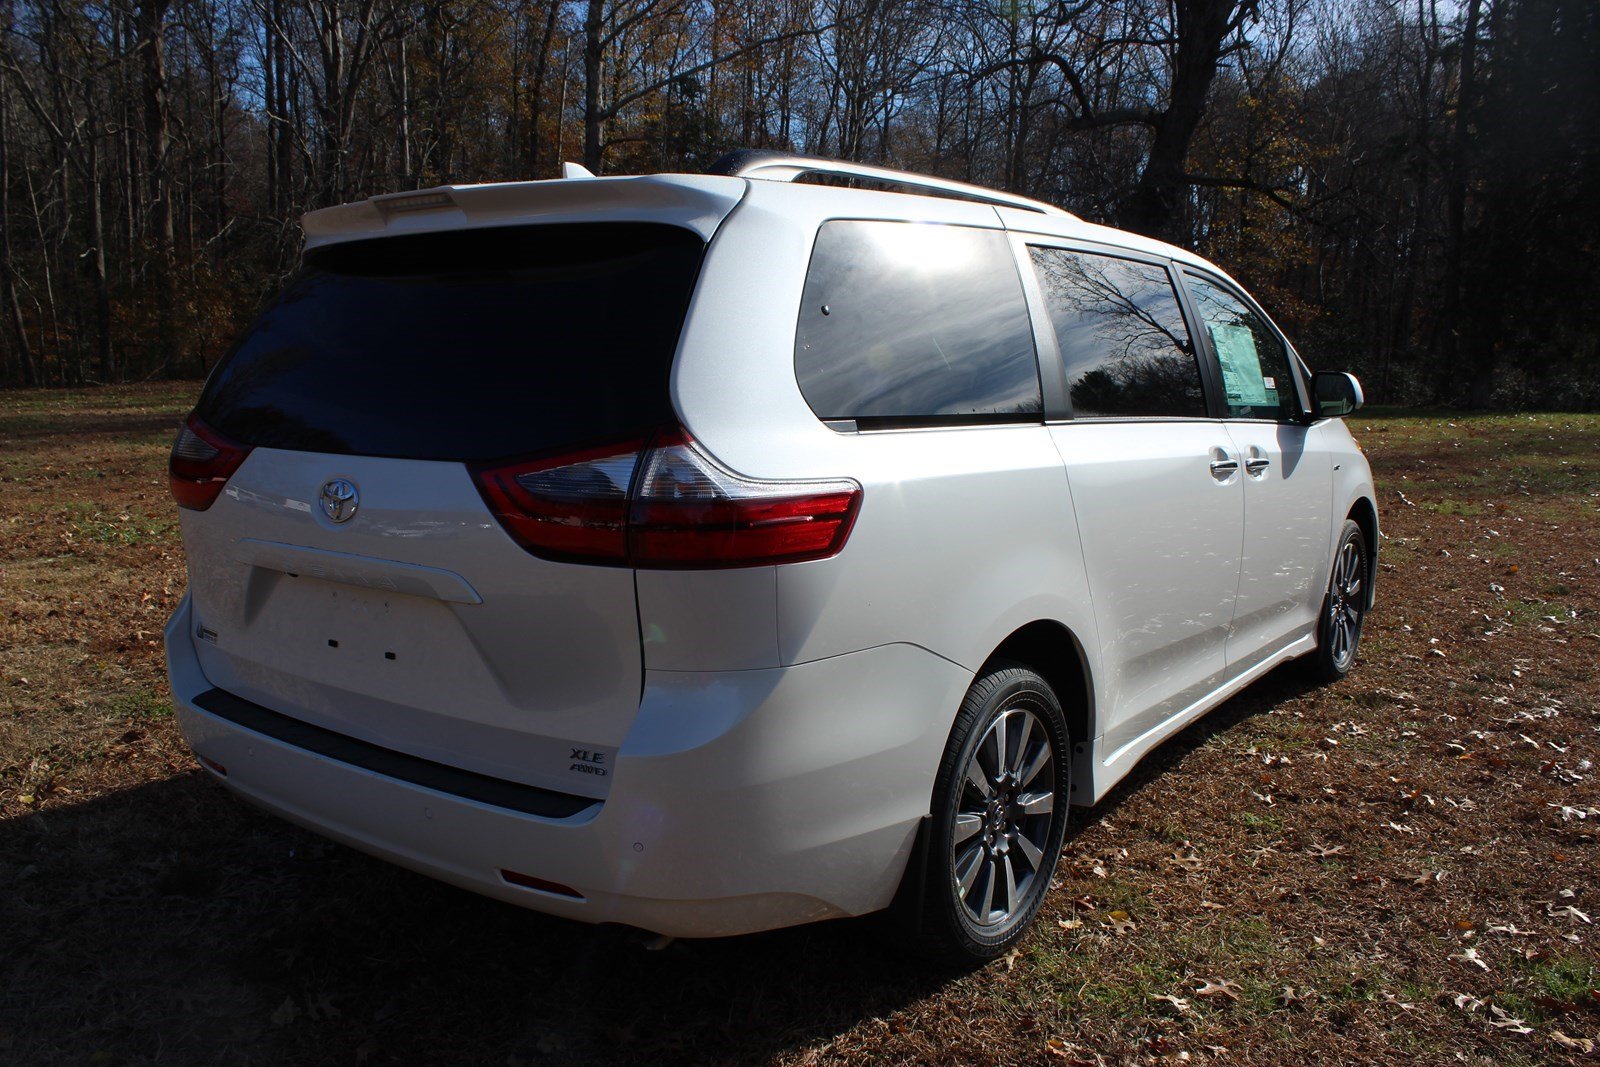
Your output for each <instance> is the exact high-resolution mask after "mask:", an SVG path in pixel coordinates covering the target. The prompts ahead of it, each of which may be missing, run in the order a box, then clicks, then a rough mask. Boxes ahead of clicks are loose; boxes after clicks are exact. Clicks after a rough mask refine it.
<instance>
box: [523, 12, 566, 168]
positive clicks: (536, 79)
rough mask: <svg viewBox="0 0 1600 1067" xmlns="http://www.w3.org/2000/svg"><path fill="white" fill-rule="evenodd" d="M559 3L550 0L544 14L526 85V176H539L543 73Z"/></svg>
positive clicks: (547, 64) (548, 58)
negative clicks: (540, 35)
mask: <svg viewBox="0 0 1600 1067" xmlns="http://www.w3.org/2000/svg"><path fill="white" fill-rule="evenodd" d="M560 10H561V5H560V4H559V3H556V2H555V0H550V9H549V11H548V12H547V13H546V14H545V20H544V36H543V37H541V38H540V39H539V55H538V58H537V59H536V60H535V61H534V64H533V78H532V80H531V83H530V84H529V86H528V173H527V174H526V175H524V177H527V178H537V177H538V176H539V163H540V159H539V119H540V118H541V117H542V113H543V111H544V75H545V70H546V68H547V67H548V66H549V64H550V44H551V42H552V41H554V40H555V35H556V15H557V14H558V13H559V12H560ZM556 121H557V122H560V121H561V116H560V115H557V116H556Z"/></svg>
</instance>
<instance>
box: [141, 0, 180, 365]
mask: <svg viewBox="0 0 1600 1067" xmlns="http://www.w3.org/2000/svg"><path fill="white" fill-rule="evenodd" d="M167 4H168V0H141V2H140V4H139V9H138V10H139V50H140V53H141V58H142V65H143V71H144V135H145V158H146V160H147V163H146V166H147V167H148V169H149V172H150V231H151V235H152V236H153V237H154V239H155V244H156V262H155V289H156V294H155V295H156V345H157V349H158V351H157V353H156V354H157V357H158V359H159V360H160V363H161V365H162V367H167V366H170V365H171V363H172V360H173V359H174V358H175V357H176V356H177V336H176V330H175V328H174V321H173V318H174V312H173V309H174V305H175V303H176V300H175V298H174V294H173V277H172V271H173V263H172V245H173V232H172V180H171V176H170V174H169V173H168V170H169V167H168V164H169V160H168V146H169V140H170V133H169V130H170V125H171V119H170V108H169V104H168V100H167V65H166V52H165V44H164V41H163V39H162V38H163V34H164V32H165V29H166V21H167Z"/></svg>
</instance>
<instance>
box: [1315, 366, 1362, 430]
mask: <svg viewBox="0 0 1600 1067" xmlns="http://www.w3.org/2000/svg"><path fill="white" fill-rule="evenodd" d="M1311 401H1312V404H1313V405H1314V406H1315V407H1316V412H1315V414H1316V417H1317V418H1319V419H1337V418H1342V417H1344V416H1345V415H1352V414H1354V413H1355V412H1357V411H1359V410H1361V405H1362V404H1364V403H1365V402H1366V397H1365V396H1364V395H1363V394H1362V392H1361V383H1360V382H1359V381H1357V380H1356V376H1355V375H1354V374H1347V373H1345V372H1344V371H1333V370H1319V371H1317V373H1315V374H1313V375H1312V376H1311Z"/></svg>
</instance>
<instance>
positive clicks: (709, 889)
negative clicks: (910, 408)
mask: <svg viewBox="0 0 1600 1067" xmlns="http://www.w3.org/2000/svg"><path fill="white" fill-rule="evenodd" d="M746 185H747V183H746V182H744V181H743V180H740V179H733V178H716V177H677V176H673V177H656V178H624V179H599V180H585V181H564V182H547V183H525V184H523V185H520V186H488V187H478V188H456V189H447V190H431V191H427V192H425V193H421V194H406V195H401V196H397V197H387V198H376V199H375V200H372V201H367V202H365V203H363V204H356V205H348V206H345V207H340V208H333V209H329V210H327V211H325V212H319V213H314V214H313V215H311V216H308V217H307V220H306V230H307V235H308V243H307V252H306V255H305V260H304V264H303V267H302V269H301V270H300V271H299V272H298V273H297V274H296V275H295V276H294V278H293V279H291V280H290V282H289V283H288V284H287V286H286V287H285V289H284V291H283V293H282V295H281V296H280V297H279V298H278V299H277V300H276V301H275V302H274V303H273V305H272V306H271V307H269V308H268V309H267V311H266V312H265V313H264V314H263V315H262V317H261V318H260V320H259V321H258V322H257V323H256V324H255V326H254V327H252V328H251V330H250V331H249V332H248V333H247V334H246V335H245V336H244V338H243V339H241V341H240V342H239V344H238V345H237V346H236V348H235V349H234V350H233V352H232V353H231V354H230V355H229V356H228V357H227V358H226V359H225V360H224V361H223V362H222V363H221V364H219V366H218V367H217V369H216V371H215V373H214V374H213V375H212V377H211V379H210V380H209V381H208V383H207V385H206V387H205V390H204V392H203V394H202V396H201V398H200V401H199V403H198V405H197V406H196V408H195V410H194V412H193V414H192V415H191V416H190V417H189V419H188V420H187V421H186V423H185V425H184V427H183V428H182V430H181V432H180V433H179V436H178V439H177V440H176V442H175V444H174V448H173V453H172V461H171V483H172V491H173V494H174V497H175V499H176V500H177V502H178V504H179V505H180V515H181V520H182V531H183V537H184V542H185V548H186V552H187V556H188V564H189V575H190V594H189V596H188V597H186V598H185V600H184V602H183V604H182V606H181V607H180V609H179V611H178V612H177V614H176V615H175V616H174V618H173V620H172V622H171V624H170V625H169V628H168V634H167V638H168V659H169V667H170V672H171V676H172V681H173V690H174V697H175V701H176V703H177V707H178V713H179V719H180V723H181V725H182V727H183V729H184V732H185V734H186V736H187V738H188V739H189V741H190V743H191V744H192V746H193V747H194V749H195V751H196V753H197V755H198V756H199V758H200V760H201V762H202V764H203V766H205V767H206V768H207V769H208V770H209V771H210V772H211V773H212V774H214V775H215V776H216V777H218V778H219V779H220V780H221V781H222V782H223V783H224V784H226V785H227V786H229V787H230V788H231V789H233V790H234V791H236V792H238V793H240V794H241V795H243V796H245V797H246V798H248V799H250V800H252V801H254V802H256V803H258V804H260V805H262V806H264V807H266V808H268V809H270V810H273V811H275V812H277V813H279V814H281V815H283V816H285V817H287V818H290V819H292V820H294V821H297V822H299V823H301V824H303V825H306V826H309V827H311V828H313V829H315V830H317V831H318V832H320V833H323V834H326V835H328V836H330V837H333V838H335V839H337V840H342V841H344V842H346V843H348V844H351V845H353V846H355V847H358V848H361V849H364V850H366V851H369V852H372V853H374V854H377V855H380V856H384V857H386V858H388V859H391V860H394V861H396V862H399V863H401V864H404V865H407V866H411V867H413V868H416V869H418V870H422V871H424V872H426V873H429V874H432V875H434V876H436V877H439V878H442V879H444V880H447V881H451V882H454V883H456V884H460V885H463V886H468V887H470V888H472V889H474V890H476V891H479V892H484V893H488V894H490V895H493V896H498V897H500V898H502V899H507V900H512V901H514V902H517V903H521V904H525V905H527V906H530V907H535V908H539V909H541V910H546V911H551V912H555V913H558V914H563V915H568V916H571V917H574V918H581V919H585V920H587V921H617V922H626V923H630V924H632V925H637V926H642V927H646V928H648V929H652V930H656V931H660V932H663V933H670V934H696V935H708V934H722V933H738V932H744V931H747V930H754V929H761V928H767V927H772V926H779V925H786V924H788V923H793V922H800V921H805V920H808V919H815V918H823V917H826V916H828V915H836V914H851V913H859V912H862V911H867V910H872V909H873V908H876V907H881V906H882V905H883V904H885V903H887V899H888V896H889V895H891V894H892V892H893V889H894V885H895V884H896V882H897V881H898V878H899V866H897V863H896V857H899V860H900V864H901V865H903V859H904V856H905V854H906V853H907V851H908V849H909V845H910V838H911V834H912V833H913V831H914V828H915V814H916V811H917V810H918V805H919V804H920V805H923V806H924V807H925V798H918V797H916V796H911V797H908V798H905V802H904V804H901V805H888V806H885V807H884V808H883V809H882V810H879V811H872V810H866V811H863V810H860V808H859V807H839V801H840V800H841V799H842V798H846V797H849V796H852V795H854V793H856V792H857V791H859V788H860V783H858V782H855V781H854V779H856V777H857V775H856V772H855V771H852V770H851V769H850V767H849V765H848V761H847V760H846V761H841V759H840V755H839V751H838V745H839V744H842V743H843V741H842V736H841V733H840V731H839V730H838V729H837V726H838V725H839V724H838V723H837V722H833V723H831V727H832V728H831V729H830V715H833V714H849V713H851V710H852V709H850V708H847V707H841V706H840V705H839V702H838V699H837V694H839V693H841V692H849V693H852V694H856V695H858V696H859V698H860V699H861V700H863V701H865V702H870V703H872V704H874V705H876V706H878V707H882V708H885V709H888V710H887V711H886V715H888V718H887V719H886V720H885V721H888V722H896V721H898V722H910V721H912V720H913V719H914V718H915V717H916V716H917V714H918V710H919V708H920V707H925V706H926V704H927V703H933V702H937V703H945V702H947V701H948V699H949V693H950V692H951V691H958V690H959V687H960V686H961V685H962V684H964V681H963V678H964V676H963V674H962V672H961V671H960V670H959V669H958V668H956V667H954V665H951V664H947V663H944V664H943V666H942V667H941V668H940V669H939V670H936V671H934V672H932V673H931V674H930V673H927V672H920V671H911V670H908V669H907V667H909V666H910V664H909V663H898V660H900V659H906V658H907V657H908V656H911V655H912V653H909V652H907V651H905V650H889V651H885V652H883V653H881V654H878V655H863V656H858V657H838V658H836V659H835V660H833V661H826V662H822V663H817V664H806V665H793V666H789V667H784V666H782V665H780V663H779V662H778V661H777V660H776V659H760V658H759V657H758V658H757V659H756V660H755V661H752V662H746V663H720V664H719V663H717V662H715V661H716V658H717V657H716V655H714V654H713V655H712V656H711V657H710V658H709V659H707V658H701V659H699V660H694V658H693V656H690V658H689V659H688V660H686V659H685V658H684V653H682V652H681V651H680V650H681V648H682V645H683V641H682V637H683V634H684V633H685V632H686V630H687V628H688V627H691V626H693V625H695V622H694V620H695V618H696V617H698V618H699V619H700V621H701V622H702V623H704V621H705V617H706V616H707V615H708V614H711V615H716V616H718V617H719V618H720V620H721V622H717V621H713V622H712V623H711V625H712V626H713V627H718V626H721V625H724V624H725V623H726V622H727V620H750V619H753V620H755V627H756V628H757V629H759V628H761V627H765V628H766V629H767V631H768V633H771V632H772V631H773V630H774V629H775V626H776V621H775V616H776V607H775V605H774V602H773V594H772V589H773V586H774V578H773V575H774V568H781V567H783V566H785V565H789V564H794V563H804V562H807V561H814V560H819V559H826V558H828V557H830V556H832V555H834V554H836V553H838V552H839V551H840V550H841V549H842V547H843V546H844V544H845V542H846V539H847V538H848V536H849V534H850V531H851V528H852V525H853V523H854V521H855V519H856V516H857V514H858V512H859V509H860V507H861V504H862V489H861V486H860V485H859V484H858V483H857V482H855V481H853V480H851V479H850V478H848V477H827V478H817V477H808V478H793V477H791V478H778V479H771V478H769V479H761V478H752V477H749V476H747V475H745V474H743V473H740V472H739V471H735V470H733V469H730V468H729V467H728V466H727V465H726V464H724V463H723V462H721V461H720V460H719V459H718V458H717V456H716V455H715V454H714V453H713V452H712V451H711V450H710V449H708V448H707V447H706V446H705V445H703V444H702V443H701V442H699V441H698V440H697V439H696V438H695V436H694V427H693V426H688V425H685V421H684V419H683V418H682V417H681V415H680V412H679V409H678V406H677V405H676V404H675V403H674V394H673V380H674V374H675V368H677V365H678V362H679V360H680V350H681V349H682V348H683V347H684V345H685V343H686V339H687V338H688V337H690V336H691V335H692V334H693V333H694V331H693V330H690V329H687V327H686V324H687V323H689V321H690V320H691V319H692V318H696V317H697V316H698V320H699V321H700V322H701V330H702V331H703V330H704V329H705V328H706V325H705V319H706V318H707V316H708V315H714V314H723V313H722V312H717V311H712V312H705V313H701V312H697V311H695V310H694V309H695V307H696V304H697V302H699V300H700V298H699V297H698V296H697V287H698V285H699V282H700V279H701V277H702V272H703V268H704V266H705V264H706V262H707V260H708V257H709V256H714V255H715V254H716V253H715V246H716V239H717V237H718V235H719V229H720V228H721V227H722V226H723V225H724V223H725V220H726V224H727V225H728V226H730V227H732V226H735V225H736V223H735V222H734V221H732V220H730V218H729V217H730V213H735V212H736V208H737V206H738V204H739V203H740V201H741V199H742V198H743V196H744V195H745V191H746ZM708 248H709V249H710V251H708ZM797 269H803V263H801V264H799V266H798V268H797ZM784 355H785V356H786V355H787V353H784ZM679 369H681V368H679ZM756 414H757V417H758V413H756ZM824 432H826V431H824ZM674 575H681V576H683V577H681V578H675V577H673V576H674ZM718 575H728V576H729V578H728V579H720V578H718V577H717V576H718ZM763 575H764V576H765V577H762V576H763ZM642 576H659V577H658V578H650V579H648V580H647V581H646V582H645V584H647V585H648V586H649V587H650V590H651V592H650V593H648V594H647V596H649V597H652V598H653V601H652V604H655V605H661V601H662V591H663V590H667V589H671V590H675V591H677V593H679V594H681V595H674V596H671V597H669V599H670V600H671V603H669V604H664V605H661V606H660V608H659V610H658V609H657V608H656V607H654V606H651V605H646V606H644V607H641V599H640V585H641V580H642ZM696 576H698V577H696ZM752 578H753V580H754V583H755V586H756V587H757V588H758V589H764V592H758V594H757V595H756V596H755V597H754V598H751V597H748V596H744V595H743V593H744V591H747V590H749V589H750V588H751V581H752ZM701 579H703V581H702V580H701ZM684 581H688V582H689V583H690V584H689V585H687V586H686V585H684V584H683V582H684ZM724 595H726V596H727V597H728V603H727V609H726V611H725V612H722V611H719V610H718V608H717V606H716V604H715V603H714V600H712V599H708V598H717V597H720V596H724ZM680 623H681V624H682V625H681V626H680V625H679V624H680ZM675 642H676V643H675ZM652 649H656V650H657V651H656V653H655V655H654V660H655V662H652ZM675 657H676V658H675ZM925 658H928V659H933V658H934V657H925ZM938 662H940V663H943V661H938ZM686 666H687V667H691V668H693V669H676V668H683V667H686ZM718 666H724V667H733V668H740V669H729V670H709V669H707V668H714V667H718ZM752 668H761V669H752ZM912 674H921V675H922V677H921V680H920V681H917V682H912V683H909V684H908V683H907V677H908V676H910V675H912ZM819 705H829V706H830V707H831V708H836V709H838V710H837V712H835V711H824V712H817V711H814V710H812V709H813V708H816V707H818V706H819ZM896 709H898V710H896ZM920 729H921V727H919V730H920ZM819 730H820V731H823V732H824V733H828V734H830V735H831V737H832V741H829V742H827V743H819V741H818V738H817V735H816V731H819ZM940 740H942V737H941V738H940ZM919 762H921V761H920V760H919ZM926 763H927V766H926V768H925V769H924V770H919V772H918V773H919V775H920V776H922V777H925V776H926V775H927V774H929V773H931V769H932V760H931V759H930V760H927V761H926ZM900 807H905V808H906V809H907V810H906V811H901V810H899V809H900ZM908 812H909V814H908Z"/></svg>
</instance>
